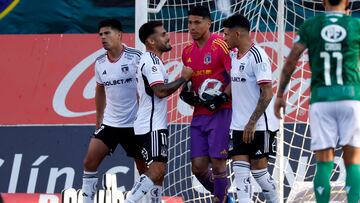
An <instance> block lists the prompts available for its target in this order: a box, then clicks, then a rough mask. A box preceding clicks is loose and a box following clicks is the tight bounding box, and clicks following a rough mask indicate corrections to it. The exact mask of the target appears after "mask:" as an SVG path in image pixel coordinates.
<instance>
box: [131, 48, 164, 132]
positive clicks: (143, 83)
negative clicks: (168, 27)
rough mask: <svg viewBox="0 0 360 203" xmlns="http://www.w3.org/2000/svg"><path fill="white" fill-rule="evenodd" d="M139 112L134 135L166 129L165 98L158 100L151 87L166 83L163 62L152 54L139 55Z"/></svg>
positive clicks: (137, 75)
mask: <svg viewBox="0 0 360 203" xmlns="http://www.w3.org/2000/svg"><path fill="white" fill-rule="evenodd" d="M136 77H137V81H138V84H137V91H138V95H139V110H138V113H137V117H136V119H135V123H134V130H135V134H137V135H143V134H146V133H148V132H150V131H155V130H161V129H167V98H162V99H160V98H159V97H157V96H156V95H155V94H154V91H153V90H152V88H151V87H152V86H154V85H156V84H163V83H167V82H168V75H167V73H166V70H165V67H164V64H163V62H162V61H161V59H160V58H159V57H157V56H156V55H155V54H154V53H152V52H144V53H143V54H142V55H141V58H140V62H139V65H138V69H137V74H136Z"/></svg>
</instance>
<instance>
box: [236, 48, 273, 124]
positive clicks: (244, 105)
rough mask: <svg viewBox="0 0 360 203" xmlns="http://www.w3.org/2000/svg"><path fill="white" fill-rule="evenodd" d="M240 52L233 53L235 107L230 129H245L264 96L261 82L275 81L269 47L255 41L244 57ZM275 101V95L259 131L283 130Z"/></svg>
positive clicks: (260, 120) (260, 122) (262, 117)
mask: <svg viewBox="0 0 360 203" xmlns="http://www.w3.org/2000/svg"><path fill="white" fill-rule="evenodd" d="M237 55H238V53H237V51H232V52H231V53H230V57H231V94H232V107H233V111H232V120H231V125H230V129H233V130H244V127H245V125H246V124H247V123H248V121H249V119H250V117H251V115H252V113H253V112H254V110H255V108H256V105H257V103H258V100H259V98H260V91H261V90H260V86H259V84H262V83H271V82H272V71H271V64H270V62H269V58H268V56H267V54H266V53H265V50H263V49H262V48H261V47H259V46H256V45H254V44H252V46H251V47H250V48H249V50H247V52H246V53H244V54H243V56H242V57H241V58H238V56H237ZM273 102H274V98H273V99H272V101H271V103H270V104H269V106H268V107H267V109H266V111H265V112H264V114H263V115H262V116H261V117H260V119H259V120H258V122H257V123H256V130H257V131H260V130H261V131H262V130H270V131H276V130H278V129H279V120H278V119H277V118H276V117H275V115H274V111H273V106H274V104H273Z"/></svg>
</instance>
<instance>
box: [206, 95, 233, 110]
mask: <svg viewBox="0 0 360 203" xmlns="http://www.w3.org/2000/svg"><path fill="white" fill-rule="evenodd" d="M202 97H203V99H204V100H202V101H201V103H202V104H203V105H204V106H205V107H206V108H207V109H208V110H210V111H214V110H216V109H217V108H219V107H220V106H221V104H222V103H224V102H227V101H228V96H227V95H226V94H225V93H223V92H222V93H220V94H219V95H214V96H213V95H209V94H207V93H206V92H204V93H203V94H202Z"/></svg>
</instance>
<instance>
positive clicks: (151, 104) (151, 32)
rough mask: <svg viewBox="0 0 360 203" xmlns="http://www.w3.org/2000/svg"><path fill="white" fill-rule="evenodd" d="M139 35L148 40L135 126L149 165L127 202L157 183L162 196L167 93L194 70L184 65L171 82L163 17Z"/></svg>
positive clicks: (140, 70) (140, 68)
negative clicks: (166, 58) (178, 74)
mask: <svg viewBox="0 0 360 203" xmlns="http://www.w3.org/2000/svg"><path fill="white" fill-rule="evenodd" d="M139 38H140V40H141V42H142V43H144V44H145V47H146V52H144V53H143V55H142V56H141V58H140V62H139V65H138V69H137V80H138V85H137V90H138V95H139V97H140V98H139V99H140V100H139V110H138V113H137V118H136V120H135V124H134V126H135V128H134V130H135V134H136V137H137V140H139V142H140V145H141V146H142V150H141V153H142V155H143V157H144V159H145V160H146V162H147V164H148V166H149V169H148V170H147V171H146V172H145V173H144V174H142V175H141V176H140V177H139V179H138V180H137V181H136V182H135V184H134V187H133V188H132V190H131V192H130V193H129V194H128V196H127V198H126V200H125V202H126V203H135V202H138V201H139V200H140V199H141V198H142V197H143V196H144V195H145V194H146V193H147V192H148V191H149V190H150V189H151V188H153V187H154V185H155V188H156V191H151V193H156V194H159V195H160V196H161V193H162V183H163V180H164V176H165V173H166V163H167V159H168V158H167V152H168V134H169V133H168V129H167V96H169V95H171V94H172V93H174V92H175V91H176V90H177V89H178V88H179V87H180V86H181V85H183V84H184V83H185V82H186V81H188V80H190V78H191V76H192V73H193V71H192V70H191V69H190V68H187V67H184V68H183V70H182V73H181V77H180V78H179V79H177V80H175V81H173V82H171V83H168V76H167V73H166V70H165V67H164V64H163V62H162V60H161V56H162V54H163V53H164V52H168V51H170V50H171V45H170V38H169V34H168V33H167V32H166V30H165V29H164V27H163V24H162V23H161V22H160V21H150V22H148V23H145V24H144V25H142V26H141V27H140V29H139ZM151 202H153V203H160V201H153V200H152V201H151Z"/></svg>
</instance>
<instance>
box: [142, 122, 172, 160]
mask: <svg viewBox="0 0 360 203" xmlns="http://www.w3.org/2000/svg"><path fill="white" fill-rule="evenodd" d="M168 136H169V131H168V130H167V129H162V130H156V131H152V132H148V133H146V134H143V135H136V139H137V140H138V141H139V143H142V149H141V154H142V156H143V158H144V159H145V161H146V163H147V164H148V165H150V164H151V163H152V162H153V161H158V162H164V163H167V161H168Z"/></svg>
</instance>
